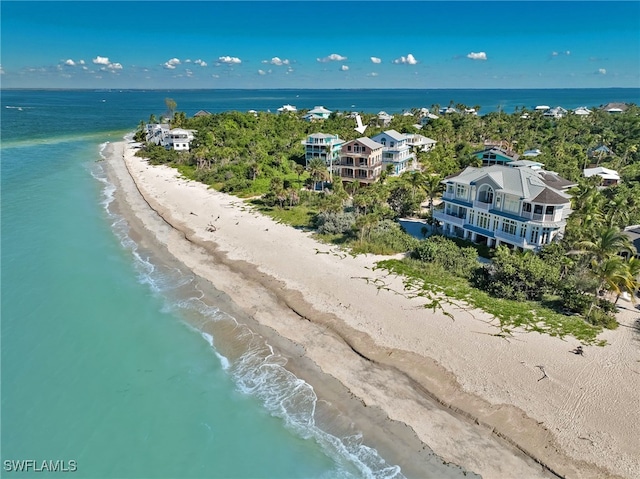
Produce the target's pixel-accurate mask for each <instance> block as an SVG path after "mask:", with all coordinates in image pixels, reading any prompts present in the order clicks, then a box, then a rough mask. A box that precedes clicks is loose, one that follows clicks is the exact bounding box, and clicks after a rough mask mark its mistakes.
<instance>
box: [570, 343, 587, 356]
mask: <svg viewBox="0 0 640 479" xmlns="http://www.w3.org/2000/svg"><path fill="white" fill-rule="evenodd" d="M571 352H572V353H573V354H579V355H580V356H584V350H583V349H582V345H580V346H578V347H577V348H576V349H574V350H573V351H571Z"/></svg>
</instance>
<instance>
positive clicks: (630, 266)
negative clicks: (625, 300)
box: [615, 257, 640, 304]
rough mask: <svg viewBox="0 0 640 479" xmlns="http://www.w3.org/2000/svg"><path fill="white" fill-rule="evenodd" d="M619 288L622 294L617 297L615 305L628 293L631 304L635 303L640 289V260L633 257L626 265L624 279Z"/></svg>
mask: <svg viewBox="0 0 640 479" xmlns="http://www.w3.org/2000/svg"><path fill="white" fill-rule="evenodd" d="M618 287H619V291H620V292H619V293H618V295H617V297H616V302H615V304H617V303H618V300H619V299H620V296H621V294H622V293H628V294H629V296H630V297H631V302H632V303H635V297H636V293H637V292H638V289H640V259H638V258H636V257H631V258H629V261H627V262H626V263H625V268H624V271H623V277H622V278H621V281H620V284H619V285H618Z"/></svg>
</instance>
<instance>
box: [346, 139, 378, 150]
mask: <svg viewBox="0 0 640 479" xmlns="http://www.w3.org/2000/svg"><path fill="white" fill-rule="evenodd" d="M353 141H357V142H358V143H362V144H363V145H364V146H366V147H367V148H370V149H371V150H377V149H378V148H384V145H381V144H380V143H378V142H377V141H373V140H372V139H371V138H367V137H366V136H363V137H362V138H358V139H357V140H353Z"/></svg>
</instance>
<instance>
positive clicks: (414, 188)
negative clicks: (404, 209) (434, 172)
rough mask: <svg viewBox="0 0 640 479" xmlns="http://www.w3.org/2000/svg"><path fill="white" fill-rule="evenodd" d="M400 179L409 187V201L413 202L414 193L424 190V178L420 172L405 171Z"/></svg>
mask: <svg viewBox="0 0 640 479" xmlns="http://www.w3.org/2000/svg"><path fill="white" fill-rule="evenodd" d="M402 179H403V180H405V181H406V182H407V185H409V186H410V187H411V199H412V200H414V201H415V198H416V193H417V192H418V191H420V190H424V189H425V181H426V178H425V176H424V174H423V173H422V172H421V171H407V172H406V173H404V174H403V175H402Z"/></svg>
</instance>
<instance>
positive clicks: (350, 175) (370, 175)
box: [340, 168, 380, 183]
mask: <svg viewBox="0 0 640 479" xmlns="http://www.w3.org/2000/svg"><path fill="white" fill-rule="evenodd" d="M379 176H380V175H376V174H375V173H374V172H373V171H371V170H358V169H355V170H354V169H351V168H342V169H340V178H341V179H342V180H343V181H359V182H361V183H375V182H376V181H377V180H378V177H379Z"/></svg>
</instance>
